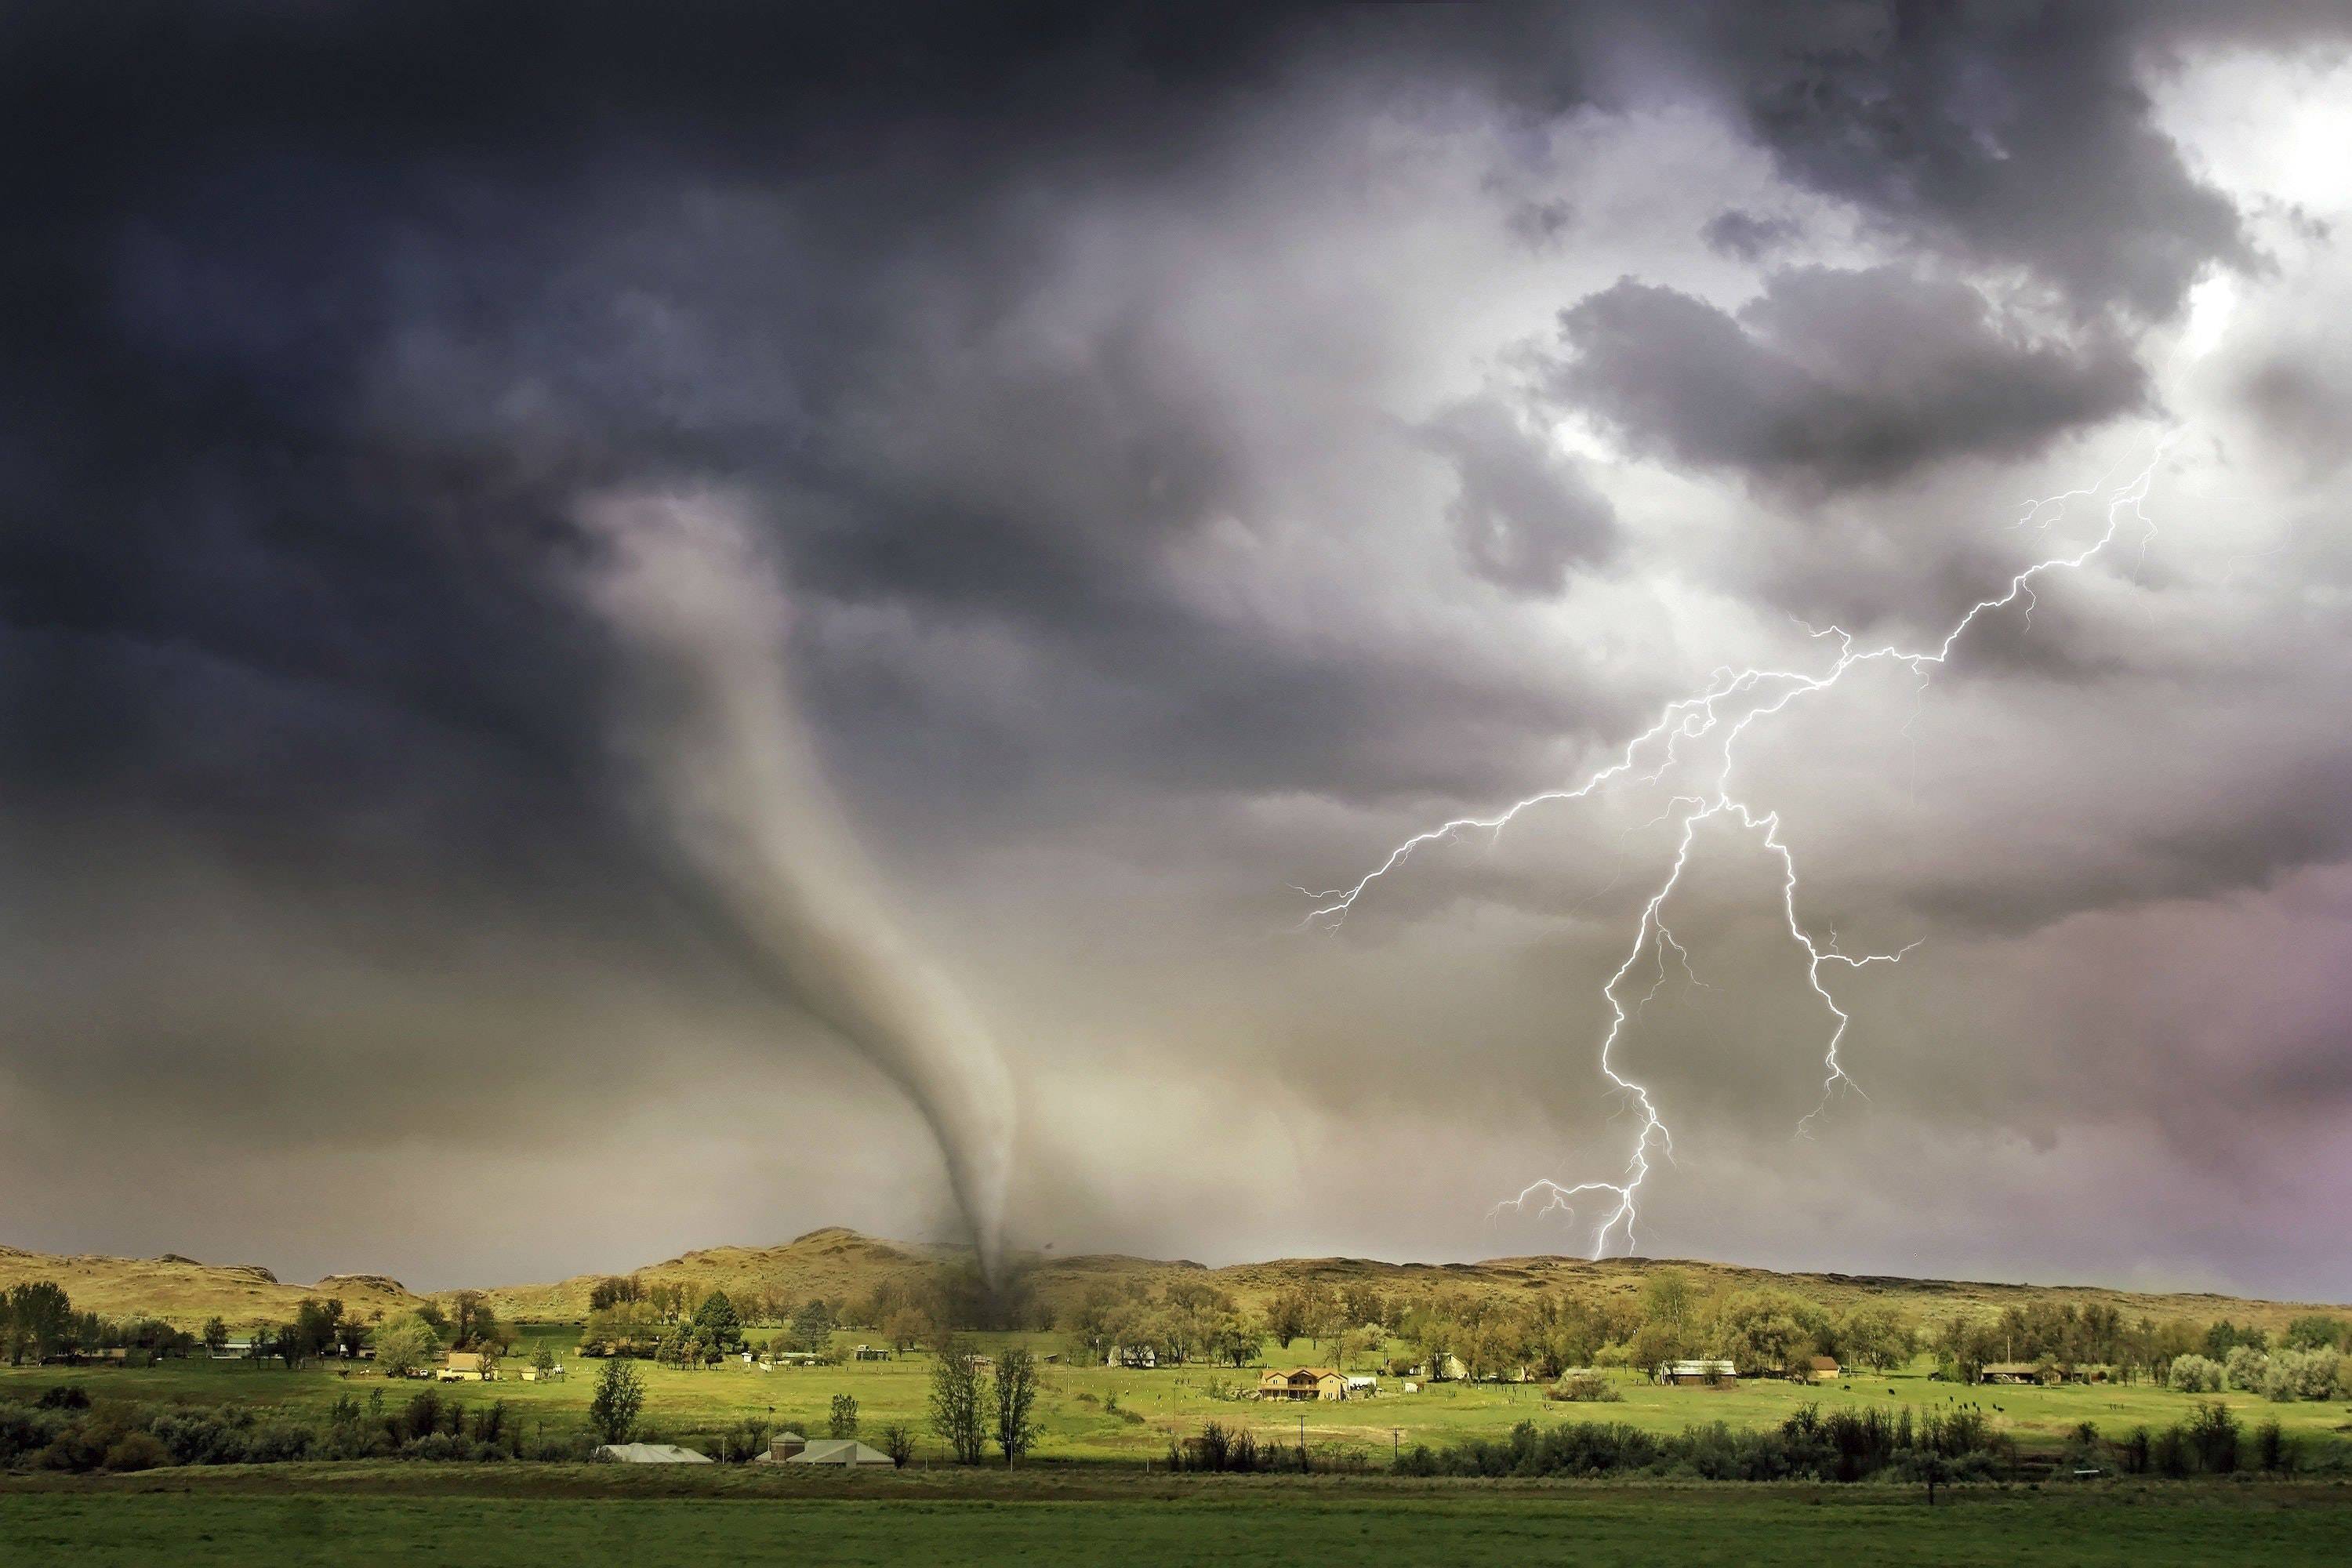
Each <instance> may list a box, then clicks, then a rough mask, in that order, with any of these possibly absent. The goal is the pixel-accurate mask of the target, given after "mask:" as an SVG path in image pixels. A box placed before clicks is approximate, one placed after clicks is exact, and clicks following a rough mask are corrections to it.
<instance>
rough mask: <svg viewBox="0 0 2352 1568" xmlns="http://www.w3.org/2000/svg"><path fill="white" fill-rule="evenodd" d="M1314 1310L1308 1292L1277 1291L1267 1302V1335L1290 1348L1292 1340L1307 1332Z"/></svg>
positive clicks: (1286, 1348) (1284, 1346) (1285, 1347)
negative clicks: (1308, 1321)
mask: <svg viewBox="0 0 2352 1568" xmlns="http://www.w3.org/2000/svg"><path fill="white" fill-rule="evenodd" d="M1312 1310H1313V1305H1312V1303H1311V1302H1309V1301H1308V1300H1307V1292H1305V1291H1304V1290H1283V1291H1279V1292H1277V1293H1276V1295H1275V1296H1274V1298H1273V1299H1272V1300H1269V1301H1267V1302H1266V1304H1265V1331H1266V1335H1267V1337H1268V1338H1270V1339H1273V1340H1276V1341H1279V1342H1281V1345H1282V1348H1283V1349H1284V1350H1288V1349H1289V1348H1290V1342H1291V1341H1293V1340H1295V1339H1298V1338H1300V1337H1301V1336H1303V1335H1304V1334H1305V1333H1306V1332H1307V1319H1308V1317H1309V1316H1310V1315H1311V1313H1312Z"/></svg>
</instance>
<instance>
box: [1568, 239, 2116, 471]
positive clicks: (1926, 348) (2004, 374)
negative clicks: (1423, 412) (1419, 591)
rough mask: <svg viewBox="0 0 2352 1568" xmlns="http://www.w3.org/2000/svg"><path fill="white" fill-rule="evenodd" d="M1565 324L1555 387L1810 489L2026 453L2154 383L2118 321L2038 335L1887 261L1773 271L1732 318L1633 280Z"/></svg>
mask: <svg viewBox="0 0 2352 1568" xmlns="http://www.w3.org/2000/svg"><path fill="white" fill-rule="evenodd" d="M1560 335H1561V338H1562V340H1563V341H1564V342H1565V343H1566V345H1567V347H1568V349H1569V350H1570V357H1569V358H1568V359H1566V360H1565V361H1564V362H1563V363H1561V364H1560V365H1559V368H1558V371H1557V373H1556V375H1555V378H1554V385H1555V387H1556V389H1557V391H1558V392H1559V395H1560V396H1562V397H1563V398H1564V399H1566V400H1567V401H1568V402H1569V403H1570V404H1572V405H1575V406H1577V407H1580V408H1581V409H1583V410H1585V411H1587V412H1589V413H1591V414H1592V415H1593V416H1596V417H1598V418H1600V419H1601V420H1602V421H1604V422H1605V423H1607V424H1608V425H1610V426H1612V427H1613V428H1614V429H1615V430H1616V431H1617V433H1618V434H1619V436H1620V437H1622V439H1623V440H1624V442H1625V443H1626V445H1627V446H1628V447H1630V448H1632V449H1633V451H1635V452H1636V453H1640V454H1643V455H1644V456H1651V457H1659V458H1665V459H1667V460H1668V461H1671V462H1675V463H1678V464H1681V465H1684V466H1685V467H1689V468H1717V469H1728V470H1731V471H1733V472H1737V473H1740V474H1744V475H1746V476H1748V477H1749V478H1751V479H1759V480H1762V481H1765V482H1768V483H1771V484H1775V485H1781V486H1787V487H1790V488H1793V489H1800V490H1818V491H1833V490H1840V489H1852V488H1854V487H1857V486H1867V485H1884V484H1889V483H1893V482H1895V481H1897V480H1900V479H1905V478H1906V477H1908V476H1910V475H1911V474H1912V473H1913V472H1914V471H1915V470H1916V469H1918V468H1924V467H1927V466H1928V465H1931V464H1935V463H1938V462H1944V461H1948V460H1949V459H1952V458H1969V457H1981V458H2015V457H2020V456H2023V455H2028V454H2031V453H2033V452H2036V451H2039V450H2040V449H2041V448H2042V447H2044V446H2046V445H2047V444H2048V443H2049V442H2050V441H2051V440H2052V439H2053V438H2054V437H2058V436H2061V435H2063V434H2065V433H2067V432H2069V431H2072V430H2075V429H2079V428H2081V427H2083V426H2089V425H2095V424H2100V423H2103V422H2105V421H2106V420H2109V419H2112V418H2114V417H2115V416H2117V415H2120V414H2123V413H2126V412H2127V411H2129V410H2131V409H2133V408H2135V407H2137V406H2139V405H2140V404H2141V403H2142V402H2143V400H2144V399H2145V397H2146V383H2145V376H2144V373H2143V372H2142V371H2141V369H2140V367H2139V364H2138V363H2137V361H2136V360H2135V359H2134V358H2133V356H2132V354H2131V352H2130V350H2129V348H2128V347H2127V346H2126V344H2125V343H2124V342H2122V341H2121V340H2120V339H2118V338H2117V337H2116V336H2115V335H2113V334H2111V333H2107V332H2104V331H2096V332H2094V333H2092V334H2091V335H2090V337H2089V339H2088V341H2087V342H2084V343H2082V344H2080V345H2077V344H2074V343H2070V342H2058V341H2053V340H2051V339H2049V338H2044V337H2037V336H2034V335H2032V334H2031V333H2030V332H2029V331H2027V330H2025V329H2024V328H2023V327H2021V325H2020V324H2018V323H2016V322H2014V321H2005V320H2003V319H2002V318H2001V317H2000V315H1999V314H1997V313H1996V311H1995V310H1994V309H1993V307H1992V306H1991V305H1990V303H1989V302H1988V301H1987V300H1986V299H1985V298H1984V296H1983V295H1982V294H1980V293H1979V292H1978V291H1977V290H1976V289H1973V288H1970V287H1969V285H1967V284H1965V283H1960V282H1957V281H1950V280H1944V279H1927V278H1923V277H1920V276H1918V275H1916V274H1915V273H1913V272H1911V271H1909V270H1907V269H1906V268H1895V267H1882V268H1870V269H1868V270H1864V271H1858V272H1857V271H1840V270H1836V269H1832V268H1818V267H1815V268H1790V269H1788V270H1784V271H1780V272H1775V273H1774V274H1772V275H1771V277H1770V278H1769V279H1767V281H1766V284H1765V289H1764V293H1763V294H1762V296H1761V297H1760V298H1759V299H1757V300H1754V301H1752V302H1750V303H1749V304H1748V305H1746V306H1743V307H1742V308H1741V309H1740V310H1739V311H1738V314H1737V315H1736V316H1734V315H1731V314H1727V313H1726V312H1725V311H1723V310H1717V308H1715V307H1714V306H1712V305H1710V304H1707V303H1706V301H1705V300H1698V299H1695V298H1693V297H1692V296H1690V295H1687V294H1683V293H1679V292H1677V291H1675V290H1674V289H1664V288H1660V287H1657V286H1655V285H1652V284H1644V283H1640V282H1636V281H1634V280H1633V279H1622V280H1621V281H1620V282H1618V283H1617V284H1616V285H1615V286H1614V287H1612V288H1611V289H1606V290H1604V291H1602V292H1601V293H1599V294H1595V295H1592V296H1591V297H1589V298H1587V299H1585V300H1580V301H1579V302H1578V303H1577V304H1576V305H1574V306H1573V307H1571V308H1570V310H1567V311H1565V312H1564V313H1563V314H1562V315H1561V317H1560Z"/></svg>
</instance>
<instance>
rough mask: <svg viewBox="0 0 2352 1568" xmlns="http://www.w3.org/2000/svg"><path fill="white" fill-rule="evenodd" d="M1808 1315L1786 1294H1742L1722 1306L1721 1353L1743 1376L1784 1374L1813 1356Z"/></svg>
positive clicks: (1748, 1291)
mask: <svg viewBox="0 0 2352 1568" xmlns="http://www.w3.org/2000/svg"><path fill="white" fill-rule="evenodd" d="M1808 1312H1809V1310H1808V1309H1807V1307H1806V1306H1805V1304H1804V1303H1803V1302H1801V1301H1799V1300H1797V1299H1796V1298H1795V1297H1793V1296H1791V1295H1790V1294H1788V1293H1787V1292H1786V1291H1782V1290H1743V1291H1741V1292H1740V1293H1739V1294H1738V1295H1737V1296H1734V1297H1733V1298H1732V1299H1731V1300H1729V1301H1728V1302H1727V1303H1725V1305H1724V1309H1723V1315H1722V1318H1721V1320H1720V1321H1719V1322H1718V1324H1717V1328H1718V1331H1719V1332H1720V1333H1721V1335H1722V1339H1723V1349H1724V1352H1725V1353H1726V1354H1727V1355H1728V1356H1729V1357H1730V1358H1731V1360H1732V1361H1733V1362H1734V1363H1737V1364H1738V1368H1739V1370H1740V1371H1742V1372H1784V1371H1786V1370H1788V1368H1789V1367H1790V1365H1791V1364H1792V1363H1795V1361H1796V1360H1797V1358H1799V1357H1800V1356H1803V1355H1808V1354H1811V1352H1812V1348H1813V1338H1814V1336H1813V1334H1812V1332H1811V1331H1810V1330H1809V1329H1808V1327H1807V1325H1806V1322H1805V1319H1806V1317H1807V1316H1808ZM1812 1315H1814V1316H1818V1314H1812Z"/></svg>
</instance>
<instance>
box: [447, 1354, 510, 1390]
mask: <svg viewBox="0 0 2352 1568" xmlns="http://www.w3.org/2000/svg"><path fill="white" fill-rule="evenodd" d="M440 1375H441V1381H442V1382H444V1383H496V1382H497V1381H498V1380H499V1369H498V1367H497V1365H496V1364H495V1363H493V1362H491V1360H490V1359H489V1357H488V1356H486V1355H484V1354H482V1353H481V1352H479V1351H451V1352H449V1359H448V1360H447V1361H446V1362H444V1363H442V1365H441V1374H440Z"/></svg>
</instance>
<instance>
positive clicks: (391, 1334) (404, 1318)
mask: <svg viewBox="0 0 2352 1568" xmlns="http://www.w3.org/2000/svg"><path fill="white" fill-rule="evenodd" d="M440 1355H441V1339H440V1336H439V1335H437V1334H436V1333H435V1332H434V1331H433V1325H432V1324H430V1323H428V1322H426V1321H425V1319H424V1317H423V1315H422V1314H420V1313H416V1312H403V1313H402V1314H401V1315H400V1316H398V1317H396V1318H394V1319H393V1320H392V1321H390V1322H387V1323H383V1324H382V1325H380V1326H379V1327H378V1328H377V1329H376V1331H375V1369H376V1371H378V1372H380V1373H383V1375H384V1376H386V1377H406V1376H407V1375H408V1374H409V1373H413V1372H418V1371H421V1370H423V1369H424V1368H425V1367H428V1366H431V1365H432V1364H433V1363H435V1362H436V1361H437V1360H438V1359H440Z"/></svg>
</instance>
